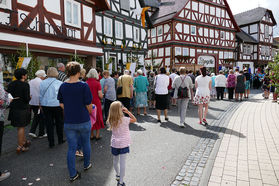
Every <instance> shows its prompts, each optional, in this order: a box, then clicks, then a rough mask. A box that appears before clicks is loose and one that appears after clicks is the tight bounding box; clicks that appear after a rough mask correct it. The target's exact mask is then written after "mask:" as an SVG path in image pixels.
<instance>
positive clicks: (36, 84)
mask: <svg viewBox="0 0 279 186" xmlns="http://www.w3.org/2000/svg"><path fill="white" fill-rule="evenodd" d="M35 75H36V78H34V79H32V80H31V81H29V85H30V96H31V100H30V102H29V104H30V106H31V110H32V111H33V113H34V117H33V121H32V126H31V129H30V132H29V136H31V137H33V138H36V137H37V135H36V129H37V126H38V125H39V135H38V137H39V138H43V137H46V136H47V135H46V134H45V125H44V122H43V120H42V113H41V111H40V101H39V95H40V84H41V82H42V81H43V80H44V79H45V78H46V73H45V71H44V70H38V71H37V72H36V73H35Z"/></svg>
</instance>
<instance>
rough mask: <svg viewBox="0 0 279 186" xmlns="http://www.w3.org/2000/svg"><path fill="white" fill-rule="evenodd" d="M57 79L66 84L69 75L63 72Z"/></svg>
mask: <svg viewBox="0 0 279 186" xmlns="http://www.w3.org/2000/svg"><path fill="white" fill-rule="evenodd" d="M57 79H58V80H59V81H62V82H64V81H65V80H66V79H67V75H66V74H65V73H64V72H62V71H58V78H57Z"/></svg>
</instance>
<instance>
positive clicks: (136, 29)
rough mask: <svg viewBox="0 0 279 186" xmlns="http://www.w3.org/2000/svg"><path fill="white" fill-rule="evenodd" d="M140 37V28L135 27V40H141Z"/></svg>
mask: <svg viewBox="0 0 279 186" xmlns="http://www.w3.org/2000/svg"><path fill="white" fill-rule="evenodd" d="M139 38H140V33H139V28H138V27H134V41H135V42H139Z"/></svg>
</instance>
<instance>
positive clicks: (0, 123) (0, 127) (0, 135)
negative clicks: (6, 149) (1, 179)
mask: <svg viewBox="0 0 279 186" xmlns="http://www.w3.org/2000/svg"><path fill="white" fill-rule="evenodd" d="M3 133H4V121H0V155H1V152H2V138H3ZM0 175H1V173H0Z"/></svg>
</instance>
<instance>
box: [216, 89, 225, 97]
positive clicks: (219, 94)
mask: <svg viewBox="0 0 279 186" xmlns="http://www.w3.org/2000/svg"><path fill="white" fill-rule="evenodd" d="M224 90H225V87H216V91H217V99H219V98H220V97H221V99H222V100H223V98H224Z"/></svg>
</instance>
